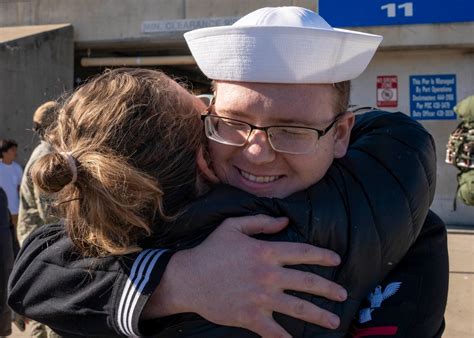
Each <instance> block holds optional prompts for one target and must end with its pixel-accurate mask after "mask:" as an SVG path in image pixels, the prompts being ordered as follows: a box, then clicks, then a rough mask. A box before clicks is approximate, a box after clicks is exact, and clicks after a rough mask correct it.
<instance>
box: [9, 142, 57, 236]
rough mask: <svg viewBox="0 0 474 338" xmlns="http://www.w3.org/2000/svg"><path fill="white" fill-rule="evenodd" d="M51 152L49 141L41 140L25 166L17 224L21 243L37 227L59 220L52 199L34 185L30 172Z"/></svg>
mask: <svg viewBox="0 0 474 338" xmlns="http://www.w3.org/2000/svg"><path fill="white" fill-rule="evenodd" d="M50 152H51V146H50V145H49V144H48V143H47V142H45V141H41V143H40V144H39V145H38V146H37V147H36V148H35V150H34V151H33V153H32V154H31V157H30V159H29V160H28V163H27V164H26V167H25V171H24V174H23V179H22V180H21V186H20V209H19V212H18V225H17V236H18V241H19V242H20V245H21V244H22V243H23V241H24V240H25V238H26V237H27V236H28V235H29V234H30V233H31V232H32V231H33V230H35V229H36V228H37V227H39V226H41V225H43V224H48V223H54V222H56V221H57V220H58V219H57V218H56V217H55V216H54V215H53V214H52V210H51V199H50V198H48V197H47V196H45V195H44V194H43V193H40V191H39V189H38V188H37V187H35V186H34V185H33V182H32V180H31V176H30V174H29V171H30V168H31V166H32V164H33V163H35V162H36V161H37V160H38V159H39V158H41V157H42V156H44V155H46V154H49V153H50Z"/></svg>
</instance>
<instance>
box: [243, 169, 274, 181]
mask: <svg viewBox="0 0 474 338" xmlns="http://www.w3.org/2000/svg"><path fill="white" fill-rule="evenodd" d="M240 173H241V174H242V176H243V177H245V178H246V179H248V180H249V181H252V182H257V183H269V182H273V181H275V180H277V179H278V176H255V175H252V174H249V173H247V172H245V171H242V170H241V171H240Z"/></svg>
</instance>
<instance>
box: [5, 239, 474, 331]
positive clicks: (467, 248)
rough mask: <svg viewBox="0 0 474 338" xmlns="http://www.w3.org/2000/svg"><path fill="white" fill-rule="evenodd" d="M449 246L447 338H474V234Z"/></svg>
mask: <svg viewBox="0 0 474 338" xmlns="http://www.w3.org/2000/svg"><path fill="white" fill-rule="evenodd" d="M448 245H449V260H450V268H449V296H448V306H447V309H446V330H445V333H444V335H443V337H444V338H468V337H474V231H450V232H449V235H448ZM11 337H13V338H20V337H29V332H28V329H27V331H26V332H19V331H18V330H16V327H15V328H14V332H13V335H12V336H11ZM410 338H415V337H410Z"/></svg>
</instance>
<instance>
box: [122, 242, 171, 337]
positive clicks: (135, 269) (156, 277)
mask: <svg viewBox="0 0 474 338" xmlns="http://www.w3.org/2000/svg"><path fill="white" fill-rule="evenodd" d="M172 255H173V252H171V251H168V250H165V249H147V250H143V251H142V252H141V253H140V254H139V255H138V256H137V258H136V259H135V260H134V261H133V265H132V267H131V269H130V272H129V273H128V276H127V279H126V282H125V286H124V288H123V290H122V291H121V292H120V293H121V294H119V295H118V309H117V313H116V320H117V328H118V329H119V331H120V333H122V334H123V335H125V336H140V335H141V334H140V332H139V331H140V330H139V320H140V315H141V313H142V311H143V308H144V307H145V304H146V303H147V301H148V299H149V298H150V296H151V295H152V293H153V291H155V289H156V287H157V286H158V285H159V283H160V280H161V277H162V276H163V273H164V271H165V269H166V266H167V264H168V262H169V260H170V258H171V256H172Z"/></svg>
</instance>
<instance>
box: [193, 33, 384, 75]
mask: <svg viewBox="0 0 474 338" xmlns="http://www.w3.org/2000/svg"><path fill="white" fill-rule="evenodd" d="M184 37H185V39H186V42H187V43H188V46H189V48H190V50H191V53H192V55H193V56H194V58H195V60H196V62H197V64H198V66H199V68H200V69H201V70H202V72H203V73H204V74H205V75H206V76H207V77H208V78H210V79H214V80H227V81H240V82H267V83H336V82H341V81H346V80H352V79H354V78H356V77H358V76H359V75H360V74H361V73H362V72H363V71H364V70H365V68H366V67H367V65H368V64H369V62H370V60H371V59H372V57H373V55H374V53H375V51H376V49H377V47H378V46H379V44H380V42H381V41H382V37H381V36H379V35H373V34H367V33H361V32H355V31H348V30H344V29H337V28H334V29H320V28H301V27H279V26H267V27H255V26H252V27H233V26H223V27H209V28H202V29H197V30H193V31H190V32H187V33H185V34H184Z"/></svg>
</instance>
